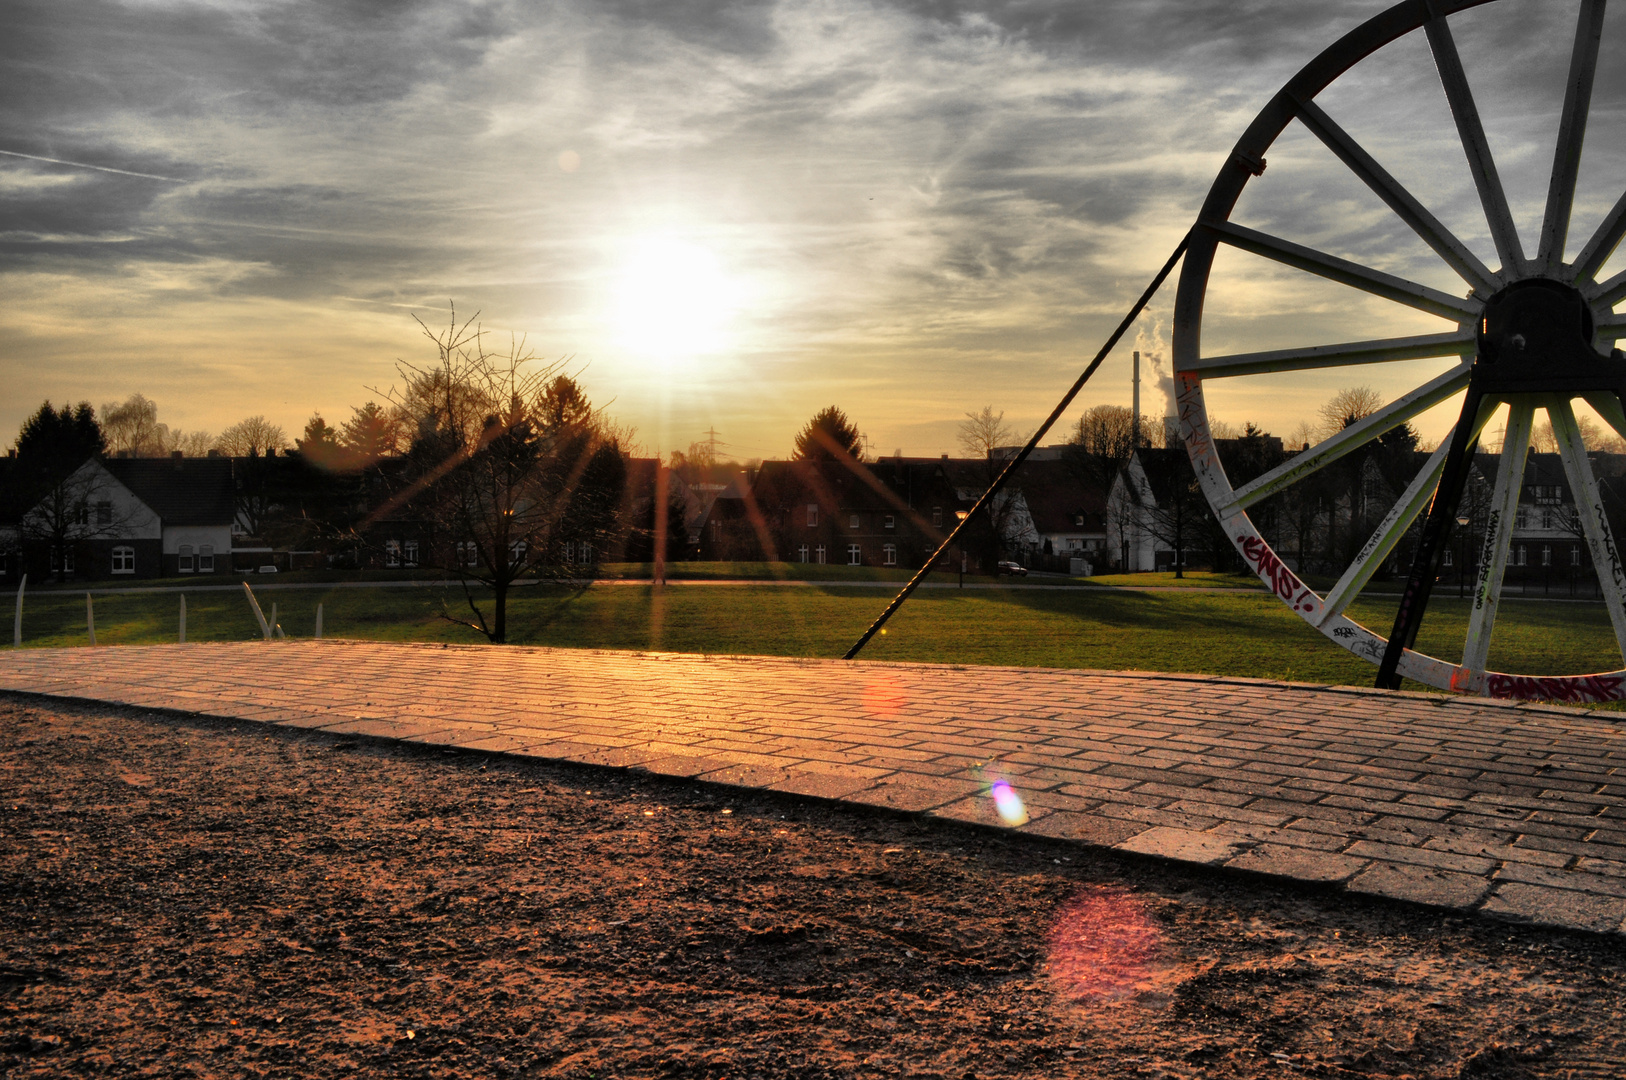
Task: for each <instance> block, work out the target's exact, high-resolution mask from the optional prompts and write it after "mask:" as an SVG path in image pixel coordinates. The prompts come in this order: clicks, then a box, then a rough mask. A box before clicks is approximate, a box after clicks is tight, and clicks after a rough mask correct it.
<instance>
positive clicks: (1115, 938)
mask: <svg viewBox="0 0 1626 1080" xmlns="http://www.w3.org/2000/svg"><path fill="white" fill-rule="evenodd" d="M1045 947H1046V952H1047V954H1048V964H1049V972H1050V978H1051V979H1052V980H1053V981H1054V982H1055V984H1056V988H1057V990H1058V991H1059V992H1060V993H1061V995H1062V996H1063V997H1066V998H1070V999H1072V1000H1075V1001H1091V1000H1093V1001H1099V1000H1102V999H1112V998H1120V997H1126V996H1129V995H1131V994H1134V993H1137V992H1140V991H1143V990H1152V989H1154V988H1155V987H1156V986H1157V980H1158V977H1159V976H1160V975H1163V974H1165V973H1167V972H1168V971H1169V970H1170V969H1171V965H1169V964H1168V963H1167V962H1165V961H1164V960H1163V959H1162V955H1163V935H1162V934H1160V933H1159V932H1158V929H1157V926H1156V924H1155V923H1153V922H1152V919H1151V917H1150V916H1148V915H1147V914H1146V909H1145V907H1144V906H1142V904H1141V902H1140V901H1139V900H1138V899H1136V898H1135V896H1134V895H1133V894H1131V893H1129V892H1127V891H1126V890H1124V889H1116V888H1097V889H1086V890H1083V891H1081V892H1079V893H1078V894H1077V895H1075V896H1074V897H1073V898H1072V899H1071V900H1069V901H1068V902H1067V903H1066V905H1065V906H1063V907H1062V909H1061V911H1060V912H1059V913H1058V915H1057V917H1056V921H1055V923H1054V924H1053V925H1052V926H1051V928H1050V933H1049V934H1048V935H1047V936H1046V940H1045Z"/></svg>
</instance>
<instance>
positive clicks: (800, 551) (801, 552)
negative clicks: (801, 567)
mask: <svg viewBox="0 0 1626 1080" xmlns="http://www.w3.org/2000/svg"><path fill="white" fill-rule="evenodd" d="M796 561H797V562H799V563H805V562H806V561H807V545H806V544H803V545H802V546H801V547H799V548H797V549H796Z"/></svg>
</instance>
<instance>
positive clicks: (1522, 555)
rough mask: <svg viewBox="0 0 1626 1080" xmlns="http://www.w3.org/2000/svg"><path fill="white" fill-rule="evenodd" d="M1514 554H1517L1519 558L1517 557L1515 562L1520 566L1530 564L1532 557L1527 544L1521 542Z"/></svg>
mask: <svg viewBox="0 0 1626 1080" xmlns="http://www.w3.org/2000/svg"><path fill="white" fill-rule="evenodd" d="M1514 554H1515V555H1516V556H1517V558H1515V560H1514V562H1515V563H1517V565H1519V566H1528V565H1529V562H1528V559H1529V557H1530V549H1529V548H1528V547H1527V546H1526V545H1524V544H1520V545H1519V549H1518V551H1516V552H1514Z"/></svg>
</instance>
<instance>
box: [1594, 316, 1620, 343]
mask: <svg viewBox="0 0 1626 1080" xmlns="http://www.w3.org/2000/svg"><path fill="white" fill-rule="evenodd" d="M1597 334H1598V336H1599V337H1600V338H1602V339H1603V340H1604V341H1619V340H1620V339H1621V338H1623V337H1626V315H1612V316H1610V317H1608V318H1606V319H1599V320H1598V327H1597Z"/></svg>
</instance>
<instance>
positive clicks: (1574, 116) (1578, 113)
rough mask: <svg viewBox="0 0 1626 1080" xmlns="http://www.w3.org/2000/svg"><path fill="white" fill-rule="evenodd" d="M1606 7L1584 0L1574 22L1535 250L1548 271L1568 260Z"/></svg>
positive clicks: (1538, 259)
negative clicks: (1566, 250) (1566, 246)
mask: <svg viewBox="0 0 1626 1080" xmlns="http://www.w3.org/2000/svg"><path fill="white" fill-rule="evenodd" d="M1603 6H1604V0H1581V15H1580V18H1579V20H1578V21H1577V22H1576V24H1575V49H1574V51H1573V52H1572V53H1571V54H1570V70H1569V78H1568V80H1567V81H1566V82H1565V84H1564V112H1563V114H1562V118H1561V119H1560V120H1559V123H1558V146H1557V148H1556V149H1554V151H1553V174H1552V180H1551V181H1550V182H1549V183H1548V185H1547V214H1546V216H1545V218H1543V220H1542V224H1541V245H1540V247H1539V248H1538V249H1537V252H1536V261H1537V262H1538V263H1540V264H1541V266H1542V268H1543V269H1545V270H1547V271H1549V272H1551V271H1554V270H1557V269H1558V268H1559V266H1560V265H1561V264H1562V263H1563V262H1564V241H1565V240H1567V239H1568V238H1569V228H1570V210H1571V208H1572V207H1573V206H1574V204H1575V177H1576V174H1577V173H1578V172H1580V169H1581V144H1582V143H1583V142H1584V141H1585V140H1586V121H1587V113H1588V112H1589V111H1590V110H1591V108H1592V79H1593V76H1594V75H1596V74H1597V71H1598V42H1599V41H1601V40H1602V39H1603Z"/></svg>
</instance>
